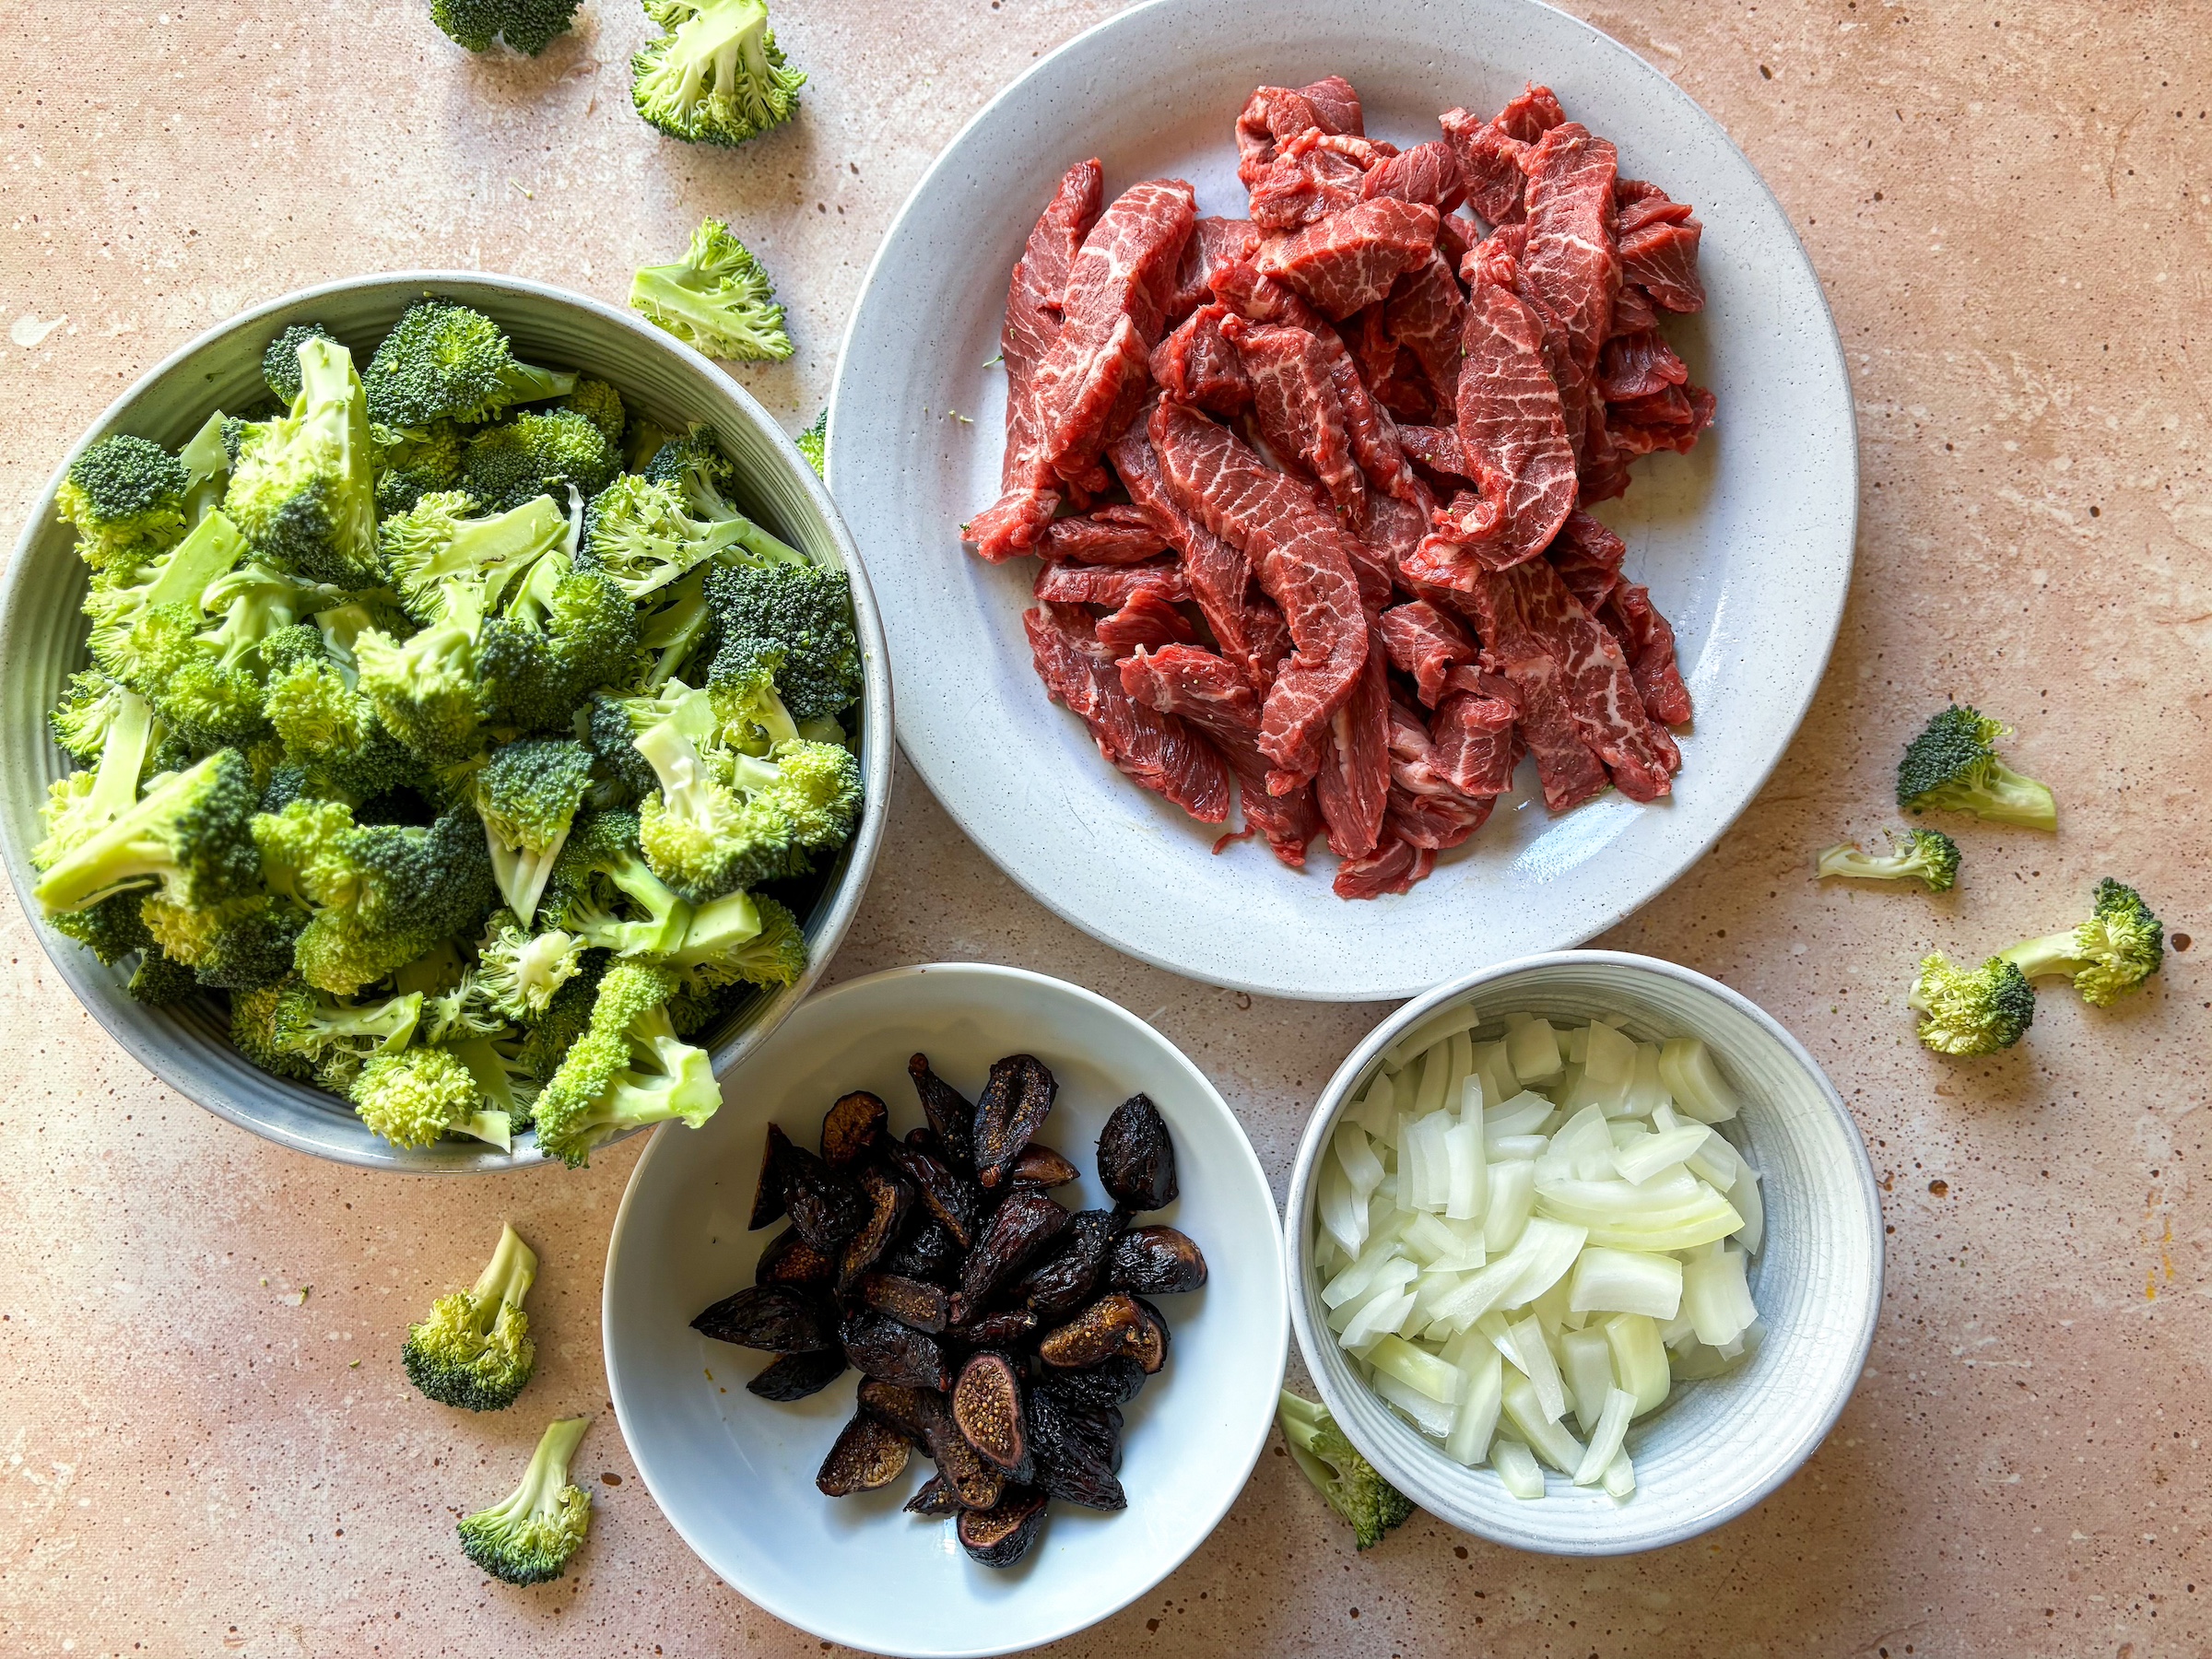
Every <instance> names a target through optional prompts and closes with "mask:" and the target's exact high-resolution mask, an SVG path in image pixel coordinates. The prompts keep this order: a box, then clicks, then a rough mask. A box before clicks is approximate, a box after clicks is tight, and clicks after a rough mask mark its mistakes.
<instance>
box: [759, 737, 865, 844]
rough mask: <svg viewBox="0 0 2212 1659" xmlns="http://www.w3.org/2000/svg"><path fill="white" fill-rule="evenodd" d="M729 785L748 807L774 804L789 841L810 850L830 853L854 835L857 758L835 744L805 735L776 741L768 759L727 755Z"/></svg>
mask: <svg viewBox="0 0 2212 1659" xmlns="http://www.w3.org/2000/svg"><path fill="white" fill-rule="evenodd" d="M729 767H730V771H729V777H730V786H731V787H732V788H733V789H735V790H736V791H737V792H738V794H741V795H743V796H744V797H745V799H746V802H747V805H748V806H754V805H759V806H770V807H772V808H773V809H774V810H775V811H776V812H777V813H778V814H779V815H781V816H782V818H785V819H787V820H788V821H789V822H790V824H791V839H792V841H794V843H795V844H796V845H798V846H800V847H802V848H804V849H806V851H807V852H809V853H829V852H834V851H836V850H837V849H838V848H839V847H841V846H843V845H844V844H845V843H846V842H847V841H851V840H852V839H853V823H854V821H855V820H856V819H857V818H859V816H860V805H861V786H860V762H859V761H858V760H856V759H853V751H852V750H851V749H848V748H846V747H843V746H841V745H840V744H835V743H811V742H809V741H807V740H806V738H804V737H800V738H796V739H794V740H793V741H791V742H789V743H779V744H778V745H776V747H775V752H774V753H773V754H771V756H769V757H768V758H767V759H761V758H759V756H756V755H745V754H738V755H733V756H731V757H730V762H729Z"/></svg>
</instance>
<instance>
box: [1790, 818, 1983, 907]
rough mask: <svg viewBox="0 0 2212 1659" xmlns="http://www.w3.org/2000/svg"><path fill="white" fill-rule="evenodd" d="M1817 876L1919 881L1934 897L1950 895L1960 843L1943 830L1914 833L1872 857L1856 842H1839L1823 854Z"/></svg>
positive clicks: (1954, 879)
mask: <svg viewBox="0 0 2212 1659" xmlns="http://www.w3.org/2000/svg"><path fill="white" fill-rule="evenodd" d="M1814 873H1815V875H1816V876H1848V877H1856V878H1858V879H1861V880H1865V881H1918V882H1919V883H1920V884H1921V885H1922V886H1924V887H1925V888H1927V889H1928V891H1929V892H1931V893H1944V892H1948V891H1949V890H1950V889H1951V888H1952V886H1953V885H1954V884H1955V883H1956V882H1957V881H1958V879H1959V843H1958V842H1957V841H1953V840H1952V839H1951V838H1950V837H1949V836H1947V835H1946V834H1945V833H1944V832H1943V831H1942V830H1912V831H1911V832H1910V833H1908V834H1907V835H1905V836H1904V837H1903V838H1902V839H1901V840H1900V841H1895V842H1894V843H1893V845H1892V846H1891V849H1890V851H1888V853H1869V852H1867V851H1866V850H1865V849H1864V848H1863V847H1861V846H1860V845H1859V844H1858V842H1856V841H1838V842H1837V843H1836V844H1835V845H1834V846H1832V847H1830V848H1829V849H1828V850H1827V851H1826V852H1824V853H1821V854H1820V859H1819V863H1818V867H1817V868H1816V870H1815V872H1814Z"/></svg>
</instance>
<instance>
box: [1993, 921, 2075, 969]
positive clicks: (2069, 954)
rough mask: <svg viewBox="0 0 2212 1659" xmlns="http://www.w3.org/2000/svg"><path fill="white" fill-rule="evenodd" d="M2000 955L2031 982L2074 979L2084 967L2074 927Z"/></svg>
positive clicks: (2046, 935) (2027, 942) (2027, 941)
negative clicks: (2059, 977) (2057, 976)
mask: <svg viewBox="0 0 2212 1659" xmlns="http://www.w3.org/2000/svg"><path fill="white" fill-rule="evenodd" d="M1997 954H1998V955H1999V956H2000V957H2002V958H2004V959H2005V960H2006V961H2008V962H2010V963H2011V964H2012V965H2013V966H2014V967H2016V968H2018V970H2019V971H2020V972H2021V973H2022V974H2023V975H2024V976H2025V977H2027V978H2029V979H2049V978H2051V977H2052V976H2053V974H2062V973H2063V974H2065V975H2068V976H2069V977H2070V976H2071V975H2072V974H2073V973H2074V971H2076V970H2077V969H2078V968H2079V967H2080V966H2081V964H2082V955H2081V941H2080V937H2079V935H2077V932H2076V930H2075V929H2073V928H2071V927H2069V928H2067V929H2066V931H2065V932H2064V933H2054V934H2045V935H2043V936H2042V937H2041V938H2040V939H2025V940H2022V941H2021V942H2020V943H2019V944H2018V945H2015V946H2014V947H2012V948H2011V949H2009V950H2000V951H1999V952H1997Z"/></svg>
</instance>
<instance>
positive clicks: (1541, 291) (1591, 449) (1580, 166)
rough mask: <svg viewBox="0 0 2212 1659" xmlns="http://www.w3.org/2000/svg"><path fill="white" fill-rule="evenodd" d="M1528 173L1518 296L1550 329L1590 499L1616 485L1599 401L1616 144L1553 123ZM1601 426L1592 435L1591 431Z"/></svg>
mask: <svg viewBox="0 0 2212 1659" xmlns="http://www.w3.org/2000/svg"><path fill="white" fill-rule="evenodd" d="M1521 165H1522V167H1523V169H1524V171H1526V172H1527V174H1528V195H1527V203H1528V241H1527V244H1526V246H1525V248H1524V250H1523V253H1522V254H1521V257H1520V259H1519V260H1518V262H1517V264H1516V273H1517V276H1516V284H1515V291H1516V292H1517V293H1519V294H1520V296H1521V298H1522V299H1524V300H1527V301H1528V304H1529V308H1530V309H1531V310H1532V311H1534V312H1535V313H1536V315H1537V317H1538V318H1539V319H1540V320H1541V321H1542V322H1543V324H1544V334H1545V342H1544V343H1545V358H1546V360H1547V362H1548V363H1549V364H1550V365H1551V372H1552V378H1553V380H1555V381H1556V382H1558V383H1559V406H1560V413H1561V415H1562V417H1563V418H1564V419H1565V420H1566V423H1567V441H1568V443H1569V445H1570V446H1571V448H1572V449H1573V451H1574V454H1575V460H1576V462H1577V464H1578V468H1579V470H1580V472H1581V474H1582V477H1583V484H1584V488H1583V495H1584V497H1585V498H1586V499H1588V498H1592V497H1594V494H1604V493H1609V491H1607V490H1606V489H1604V488H1600V489H1598V490H1596V491H1593V489H1592V488H1590V486H1591V485H1592V484H1593V483H1594V482H1596V481H1599V480H1603V481H1604V483H1606V484H1607V485H1611V486H1613V487H1614V488H1613V491H1610V492H1617V490H1618V485H1619V484H1620V483H1621V482H1623V481H1624V480H1623V479H1622V478H1618V477H1615V476H1614V475H1615V470H1616V468H1615V464H1614V460H1613V457H1612V455H1611V453H1610V448H1611V446H1610V445H1609V444H1608V443H1607V441H1606V434H1605V429H1604V421H1603V418H1602V412H1600V414H1599V418H1597V419H1596V420H1595V421H1593V419H1592V414H1593V409H1592V406H1593V405H1594V404H1595V403H1596V402H1597V392H1596V380H1597V352H1598V347H1599V346H1600V345H1601V344H1603V342H1604V340H1605V337H1606V328H1607V326H1608V325H1609V324H1611V322H1612V318H1613V296H1614V293H1615V292H1616V291H1617V290H1618V288H1619V287H1620V268H1619V263H1618V260H1617V259H1616V258H1615V256H1614V253H1613V181H1614V176H1615V173H1616V171H1617V170H1616V165H1615V158H1614V150H1613V147H1612V145H1610V144H1608V143H1607V142H1606V140H1605V139H1603V138H1596V137H1593V136H1592V135H1590V133H1589V131H1588V129H1587V128H1585V127H1583V126H1582V125H1581V124H1579V123H1576V122H1566V123H1563V124H1560V125H1559V126H1555V127H1553V128H1552V129H1551V130H1550V131H1549V132H1547V133H1546V134H1545V135H1544V136H1543V137H1542V138H1541V139H1540V140H1538V141H1537V143H1536V144H1535V146H1533V147H1531V148H1530V149H1529V151H1528V153H1527V154H1526V155H1524V156H1523V157H1522V159H1521Z"/></svg>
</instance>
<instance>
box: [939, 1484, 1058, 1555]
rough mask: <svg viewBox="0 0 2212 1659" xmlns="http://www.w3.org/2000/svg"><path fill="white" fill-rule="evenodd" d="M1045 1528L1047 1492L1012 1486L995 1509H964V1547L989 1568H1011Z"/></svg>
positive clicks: (961, 1523)
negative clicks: (1045, 1493)
mask: <svg viewBox="0 0 2212 1659" xmlns="http://www.w3.org/2000/svg"><path fill="white" fill-rule="evenodd" d="M1043 1529H1044V1494H1043V1493H1042V1492H1040V1491H1036V1490H1034V1489H1033V1488H1027V1487H1010V1488H1007V1490H1006V1496H1005V1497H1003V1498H1001V1499H1000V1500H998V1504H997V1506H996V1507H995V1508H994V1509H988V1510H965V1511H963V1512H961V1514H960V1521H959V1535H960V1547H961V1548H962V1549H965V1550H966V1551H967V1552H968V1554H969V1558H970V1559H972V1560H974V1561H976V1562H978V1563H979V1564H981V1565H982V1566H985V1567H1011V1566H1013V1565H1014V1563H1015V1562H1017V1561H1018V1560H1020V1559H1021V1558H1022V1557H1023V1556H1025V1555H1027V1554H1029V1552H1030V1545H1032V1544H1034V1543H1035V1542H1036V1541H1037V1535H1038V1534H1039V1533H1040V1532H1041V1531H1042V1530H1043Z"/></svg>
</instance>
